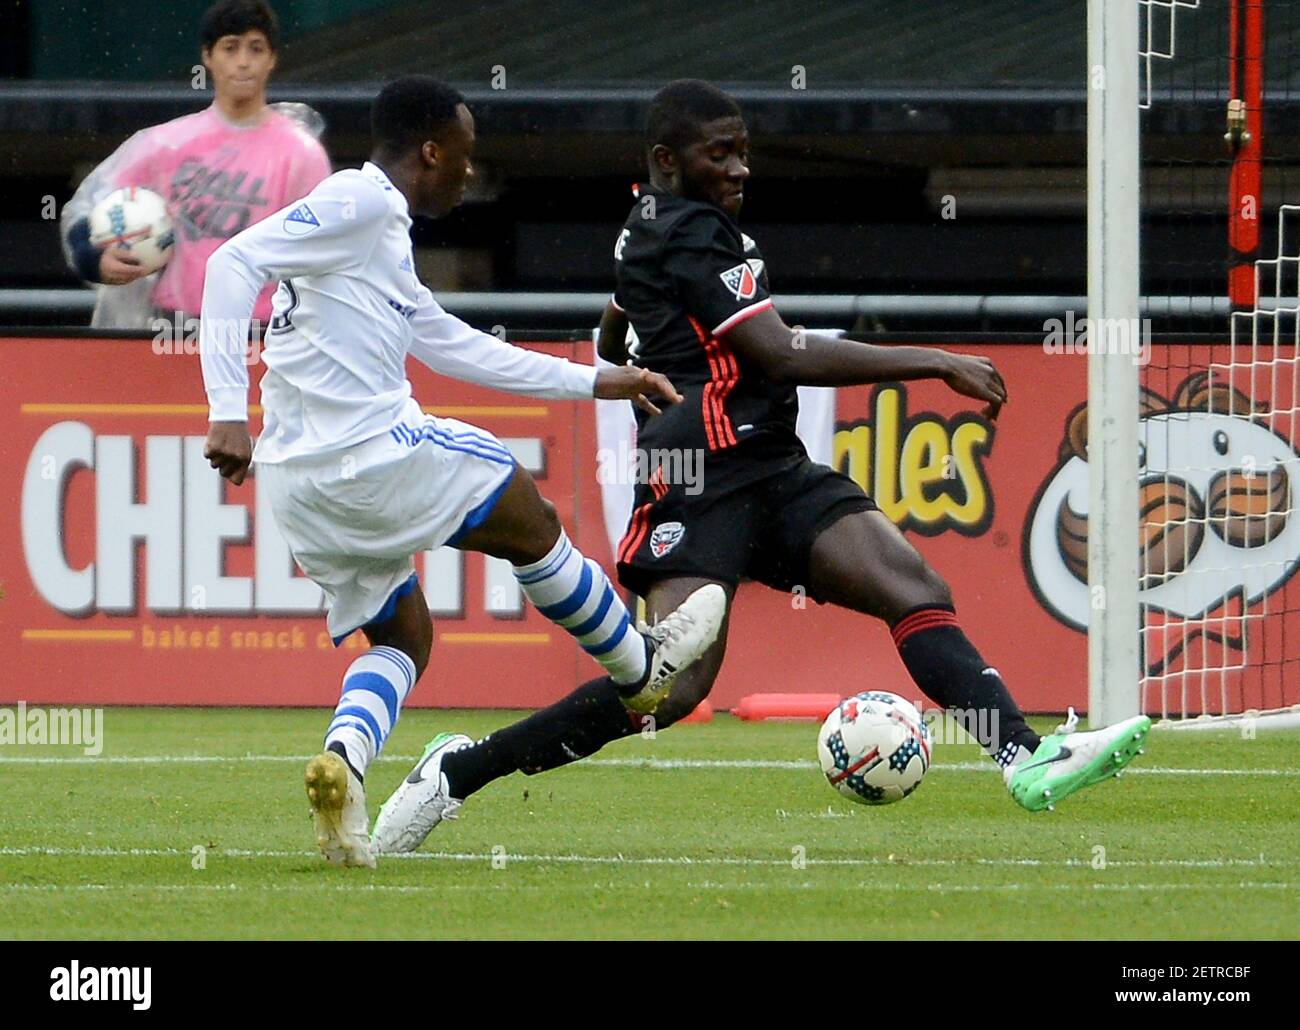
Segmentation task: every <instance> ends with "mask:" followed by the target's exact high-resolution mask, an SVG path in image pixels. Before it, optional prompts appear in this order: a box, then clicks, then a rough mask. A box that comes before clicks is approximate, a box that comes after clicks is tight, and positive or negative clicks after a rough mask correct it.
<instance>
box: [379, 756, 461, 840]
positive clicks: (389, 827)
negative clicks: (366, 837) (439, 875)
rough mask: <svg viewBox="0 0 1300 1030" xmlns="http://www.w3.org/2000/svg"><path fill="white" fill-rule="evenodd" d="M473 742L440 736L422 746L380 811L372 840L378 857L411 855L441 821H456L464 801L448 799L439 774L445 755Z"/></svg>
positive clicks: (445, 783) (443, 782) (447, 793)
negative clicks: (412, 766) (411, 767)
mask: <svg viewBox="0 0 1300 1030" xmlns="http://www.w3.org/2000/svg"><path fill="white" fill-rule="evenodd" d="M473 744H474V742H473V741H472V740H470V739H469V737H467V736H465V735H464V734H463V733H439V734H438V735H437V736H436V737H434V738H433V739H432V740H431V741H429V743H427V744H425V745H424V754H422V755H421V756H420V760H419V761H418V762H416V763H415V768H414V769H412V770H411V773H410V775H409V776H407V777H406V779H404V780H403V781H402V782H401V783H400V784H399V785H398V787H397V789H396V790H395V791H393V793H392V795H391V796H390V797H389V798H388V800H387V801H385V802H384V803H383V805H382V806H381V807H380V809H379V815H378V816H377V817H376V818H375V833H374V837H373V838H372V839H373V841H374V846H375V850H376V851H378V852H379V853H380V854H381V855H392V854H401V853H403V852H407V851H414V850H415V849H416V848H418V847H419V846H420V845H421V844H423V843H424V838H425V837H427V836H429V834H430V833H431V832H433V828H434V827H435V826H437V825H438V824H439V823H440V822H442V821H443V820H444V819H455V818H456V810H457V809H459V808H460V806H461V805H462V804H464V802H463V801H461V800H460V799H458V798H454V797H452V796H451V794H450V792H449V790H448V787H447V777H446V776H444V775H443V772H442V760H443V757H444V756H446V755H449V754H451V752H453V751H459V750H461V749H462V748H467V747H472V746H473Z"/></svg>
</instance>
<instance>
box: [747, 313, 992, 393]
mask: <svg viewBox="0 0 1300 1030" xmlns="http://www.w3.org/2000/svg"><path fill="white" fill-rule="evenodd" d="M725 338H726V342H727V344H728V345H729V346H730V347H732V348H733V349H734V350H735V351H737V352H738V353H740V354H743V355H744V356H745V357H746V358H748V359H749V360H751V361H753V362H754V363H755V364H757V365H758V366H759V367H760V368H761V369H762V370H763V372H764V374H765V375H767V376H768V377H769V378H771V379H773V380H775V381H776V382H779V383H795V384H798V385H800V386H857V385H859V384H862V383H879V382H898V381H903V380H910V379H942V380H943V381H944V382H945V383H947V384H948V386H949V387H950V388H952V389H953V390H955V391H956V392H957V393H960V394H962V395H963V396H966V397H974V398H975V399H976V400H981V401H986V402H987V404H988V407H986V408H985V413H986V414H987V415H989V416H990V417H995V416H996V415H997V412H998V409H1000V408H1001V406H1002V405H1003V404H1005V403H1006V400H1007V388H1006V385H1005V384H1004V383H1003V382H1002V377H1001V376H1000V375H999V374H998V371H997V369H996V368H994V367H993V362H991V361H989V359H988V358H982V357H974V356H972V355H969V354H954V353H952V352H951V351H945V350H939V349H938V348H934V347H887V346H876V345H873V344H869V343H858V342H856V341H854V340H843V339H839V338H837V337H834V336H822V335H819V334H817V333H809V332H807V331H805V330H803V329H798V330H796V329H791V328H790V327H789V326H788V325H786V324H785V322H783V321H782V320H781V316H780V315H778V314H777V313H776V311H775V310H774V309H773V308H770V307H769V308H767V309H766V310H763V311H759V312H758V313H756V314H754V315H753V316H751V317H749V318H747V319H745V320H744V321H742V322H740V323H739V324H737V325H736V326H735V327H734V328H732V329H730V330H729V331H727V332H726V333H725Z"/></svg>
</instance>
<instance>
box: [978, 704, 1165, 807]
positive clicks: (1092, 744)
mask: <svg viewBox="0 0 1300 1030" xmlns="http://www.w3.org/2000/svg"><path fill="white" fill-rule="evenodd" d="M1078 724H1079V717H1078V716H1077V715H1075V714H1074V709H1073V708H1071V709H1070V713H1069V717H1068V718H1067V719H1066V721H1065V724H1064V725H1063V726H1058V727H1056V732H1055V733H1053V734H1051V735H1050V736H1047V737H1044V738H1043V739H1042V740H1041V741H1040V742H1039V744H1038V749H1037V750H1036V751H1035V752H1034V753H1033V754H1032V755H1027V756H1026V757H1024V758H1022V759H1021V760H1020V761H1019V762H1016V763H1015V764H1014V765H1009V766H1007V768H1006V769H1004V770H1003V771H1002V776H1003V779H1004V780H1005V781H1006V784H1007V789H1008V790H1010V791H1011V796H1012V797H1013V798H1015V799H1016V801H1018V802H1019V803H1020V804H1021V805H1022V806H1023V807H1024V808H1027V809H1029V811H1031V812H1041V811H1042V810H1043V809H1044V808H1049V809H1050V808H1053V807H1054V806H1055V805H1056V802H1058V801H1060V800H1061V799H1062V798H1066V797H1069V796H1070V795H1071V794H1073V793H1074V792H1075V791H1076V790H1080V789H1082V788H1084V787H1091V786H1092V785H1093V784H1094V783H1100V782H1101V781H1102V780H1108V779H1110V778H1112V777H1114V776H1118V775H1119V774H1120V771H1121V770H1122V769H1123V768H1124V767H1125V766H1126V765H1128V764H1129V762H1131V761H1133V759H1134V758H1136V757H1137V756H1138V755H1140V754H1142V753H1143V751H1144V750H1145V749H1144V748H1143V746H1142V745H1143V744H1144V743H1145V742H1146V739H1147V734H1148V733H1150V732H1151V720H1150V719H1148V718H1147V717H1146V716H1145V715H1135V716H1134V717H1133V718H1132V719H1125V720H1124V721H1123V722H1117V723H1116V724H1115V725H1114V726H1105V727H1103V728H1102V729H1099V730H1090V731H1089V732H1086V733H1078V732H1076V731H1075V727H1076V726H1077V725H1078ZM1023 750H1024V749H1022V751H1023Z"/></svg>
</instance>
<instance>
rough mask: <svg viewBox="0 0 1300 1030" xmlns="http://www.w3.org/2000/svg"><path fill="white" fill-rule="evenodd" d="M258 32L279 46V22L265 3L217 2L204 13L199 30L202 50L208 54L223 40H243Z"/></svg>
mask: <svg viewBox="0 0 1300 1030" xmlns="http://www.w3.org/2000/svg"><path fill="white" fill-rule="evenodd" d="M254 30H257V31H260V32H261V33H262V35H264V36H265V37H266V41H267V42H268V43H270V44H271V49H272V50H275V49H278V48H279V46H280V19H279V18H277V17H276V16H275V11H273V10H271V5H270V4H268V3H266V2H265V0H218V2H217V3H215V4H213V5H212V6H211V7H209V8H208V9H207V11H206V12H205V13H204V15H203V21H202V23H201V24H200V26H199V39H200V41H201V42H202V44H203V49H204V50H211V49H212V48H213V47H214V46H216V45H217V40H219V39H221V38H222V37H223V36H242V35H243V34H244V33H245V32H252V31H254Z"/></svg>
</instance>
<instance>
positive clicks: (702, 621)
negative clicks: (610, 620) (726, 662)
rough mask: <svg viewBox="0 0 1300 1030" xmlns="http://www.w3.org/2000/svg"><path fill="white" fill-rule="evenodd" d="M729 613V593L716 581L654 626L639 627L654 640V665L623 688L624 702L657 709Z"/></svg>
mask: <svg viewBox="0 0 1300 1030" xmlns="http://www.w3.org/2000/svg"><path fill="white" fill-rule="evenodd" d="M726 615H727V592H726V591H725V590H723V589H722V587H720V586H718V584H716V583H708V584H706V585H705V586H702V587H700V588H699V589H698V590H696V591H694V592H693V593H692V594H691V596H690V597H688V598H686V600H685V601H683V602H682V603H681V604H680V605H679V606H678V607H677V608H676V609H675V610H673V611H671V612H669V613H668V614H667V615H665V616H664V617H663V618H662V619H660V620H659V621H658V622H656V623H655V624H654V625H653V626H646V625H645V624H644V623H641V624H639V625H638V626H637V630H638V631H640V633H641V634H642V635H643V636H644V637H646V639H647V640H648V641H649V643H650V649H649V658H650V668H649V669H648V670H647V671H646V678H645V681H644V682H642V683H640V684H631V685H630V686H628V687H620V688H619V692H620V695H621V696H622V698H623V704H624V705H625V706H626V707H627V708H628V709H629V710H630V711H633V712H638V713H640V714H642V715H649V714H651V713H652V712H654V710H655V709H656V708H658V707H659V705H660V703H661V702H662V701H663V699H664V698H666V697H667V696H668V692H669V691H670V690H672V686H673V683H674V681H676V679H677V676H678V674H679V673H681V671H682V670H683V669H685V668H686V667H687V666H688V665H690V664H691V663H692V662H695V661H697V660H698V659H699V658H700V656H701V655H703V654H704V652H705V651H707V650H708V649H709V648H710V647H711V646H712V645H713V642H714V641H715V640H717V639H718V632H719V630H721V629H722V620H723V619H724V618H726ZM633 688H635V690H633ZM625 690H632V691H633V692H632V693H624V691H625Z"/></svg>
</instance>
